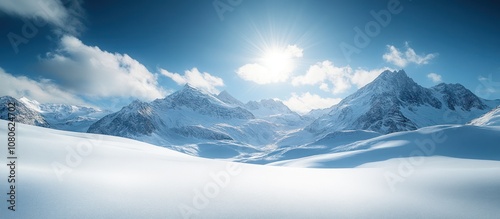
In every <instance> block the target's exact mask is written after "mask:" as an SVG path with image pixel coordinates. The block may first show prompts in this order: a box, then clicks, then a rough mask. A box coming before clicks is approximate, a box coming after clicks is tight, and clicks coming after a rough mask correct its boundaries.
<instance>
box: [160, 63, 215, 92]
mask: <svg viewBox="0 0 500 219" xmlns="http://www.w3.org/2000/svg"><path fill="white" fill-rule="evenodd" d="M160 73H161V74H162V75H164V76H166V77H168V78H170V79H172V80H173V81H175V83H177V84H178V85H184V84H189V85H191V86H193V87H196V88H199V89H202V90H204V91H207V92H209V93H213V94H215V93H218V92H219V90H217V87H221V86H224V80H222V78H219V77H216V76H213V75H211V74H209V73H207V72H203V73H201V72H200V71H198V69H197V68H193V69H191V70H186V71H185V72H184V75H180V74H178V73H171V72H169V71H167V70H165V69H160Z"/></svg>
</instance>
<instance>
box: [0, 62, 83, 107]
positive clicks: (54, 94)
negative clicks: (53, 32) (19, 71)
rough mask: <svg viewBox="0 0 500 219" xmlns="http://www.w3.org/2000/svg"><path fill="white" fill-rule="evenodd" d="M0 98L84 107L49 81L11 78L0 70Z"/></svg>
mask: <svg viewBox="0 0 500 219" xmlns="http://www.w3.org/2000/svg"><path fill="white" fill-rule="evenodd" d="M0 87H2V89H0V96H6V95H8V96H12V97H14V98H17V99H19V98H21V97H27V98H28V99H32V100H36V101H38V102H40V103H68V104H76V105H86V104H85V103H84V101H83V100H81V99H80V98H78V97H76V96H75V95H73V94H71V93H68V92H67V91H65V90H62V89H60V88H59V87H58V86H57V85H56V84H54V83H52V82H51V81H50V80H47V79H41V80H40V81H35V80H32V79H29V78H27V77H25V76H13V75H11V74H9V73H7V72H5V71H4V70H3V69H2V68H0Z"/></svg>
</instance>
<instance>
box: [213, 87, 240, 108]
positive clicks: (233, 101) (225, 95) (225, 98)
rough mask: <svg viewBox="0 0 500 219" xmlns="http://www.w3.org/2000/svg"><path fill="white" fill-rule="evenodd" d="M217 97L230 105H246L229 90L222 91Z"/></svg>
mask: <svg viewBox="0 0 500 219" xmlns="http://www.w3.org/2000/svg"><path fill="white" fill-rule="evenodd" d="M217 99H219V100H220V101H222V102H224V103H227V104H230V105H235V106H244V104H243V103H242V102H241V101H239V100H238V99H236V98H234V97H233V96H231V94H229V93H228V92H227V91H222V92H220V93H219V95H217Z"/></svg>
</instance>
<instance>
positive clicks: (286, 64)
mask: <svg viewBox="0 0 500 219" xmlns="http://www.w3.org/2000/svg"><path fill="white" fill-rule="evenodd" d="M292 58H293V57H292V54H290V52H289V51H287V50H286V49H284V48H272V49H269V50H267V51H265V52H264V54H263V56H262V64H264V65H265V66H266V67H267V68H268V69H269V70H270V71H271V72H276V73H278V72H287V71H289V70H290V69H292V68H293V62H292Z"/></svg>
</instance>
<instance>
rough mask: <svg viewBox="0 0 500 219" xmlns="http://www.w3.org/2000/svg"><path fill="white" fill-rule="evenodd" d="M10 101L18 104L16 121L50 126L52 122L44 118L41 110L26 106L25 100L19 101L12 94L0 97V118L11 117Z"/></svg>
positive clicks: (6, 118)
mask: <svg viewBox="0 0 500 219" xmlns="http://www.w3.org/2000/svg"><path fill="white" fill-rule="evenodd" d="M25 100H27V98H25ZM8 103H14V104H15V105H16V107H15V109H16V110H15V112H13V113H14V115H15V116H16V118H15V121H16V122H19V123H23V124H28V125H35V126H41V127H50V124H49V123H48V122H47V121H46V120H45V119H44V118H43V116H42V115H41V114H40V112H38V111H36V110H34V109H32V108H31V107H28V106H26V105H25V104H24V103H23V102H21V101H18V100H17V99H16V98H13V97H11V96H3V97H0V119H4V120H8V119H9V116H8V113H9V110H8V109H7V104H8Z"/></svg>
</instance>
